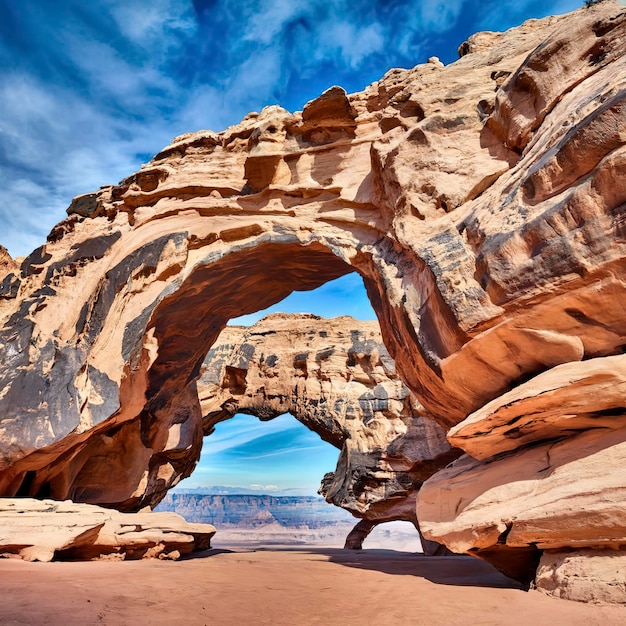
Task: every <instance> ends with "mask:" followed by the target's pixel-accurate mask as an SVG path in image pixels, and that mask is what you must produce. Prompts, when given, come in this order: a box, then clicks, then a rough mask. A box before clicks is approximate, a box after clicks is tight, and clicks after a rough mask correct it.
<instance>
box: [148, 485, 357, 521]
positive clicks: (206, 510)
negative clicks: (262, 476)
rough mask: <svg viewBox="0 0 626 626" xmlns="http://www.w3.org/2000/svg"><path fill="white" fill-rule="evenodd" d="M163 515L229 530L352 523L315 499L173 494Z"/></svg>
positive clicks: (161, 505)
mask: <svg viewBox="0 0 626 626" xmlns="http://www.w3.org/2000/svg"><path fill="white" fill-rule="evenodd" d="M158 510H159V511H172V512H175V513H178V514H179V515H182V516H183V517H184V518H185V519H186V520H189V521H191V522H202V523H209V524H214V525H216V526H218V527H219V528H225V527H229V526H233V527H236V528H240V529H246V528H250V529H253V528H258V527H261V526H265V525H267V524H280V525H281V526H284V527H292V528H298V527H306V528H312V529H314V528H324V527H327V526H328V525H333V524H337V525H344V526H345V524H346V522H348V523H349V519H348V518H349V517H350V516H349V515H347V514H346V513H343V511H341V510H339V509H337V508H335V507H332V506H328V504H326V503H325V502H324V500H322V499H321V498H316V497H313V496H257V495H227V496H223V495H206V494H191V493H169V494H167V496H165V498H164V499H163V500H162V501H161V502H160V503H159V507H158Z"/></svg>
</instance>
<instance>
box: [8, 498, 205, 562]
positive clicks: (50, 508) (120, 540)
mask: <svg viewBox="0 0 626 626" xmlns="http://www.w3.org/2000/svg"><path fill="white" fill-rule="evenodd" d="M0 529H2V530H1V532H0V556H2V557H12V556H15V557H19V558H22V559H24V560H25V561H44V562H47V561H52V560H53V559H54V560H57V561H63V560H70V561H72V560H79V561H83V560H94V559H120V560H124V559H150V558H159V559H171V560H177V559H179V558H180V557H181V556H182V555H185V554H190V553H191V552H195V551H199V550H206V549H208V548H209V547H210V542H211V537H213V535H214V534H215V528H214V527H213V526H211V524H189V523H187V522H186V521H185V520H184V519H183V518H182V517H181V516H180V515H176V513H152V512H148V513H145V512H144V513H119V512H118V511H112V510H111V509H103V508H102V507H99V506H94V505H93V504H80V503H75V502H70V501H66V502H58V501H55V500H33V499H31V498H14V499H11V498H3V499H0Z"/></svg>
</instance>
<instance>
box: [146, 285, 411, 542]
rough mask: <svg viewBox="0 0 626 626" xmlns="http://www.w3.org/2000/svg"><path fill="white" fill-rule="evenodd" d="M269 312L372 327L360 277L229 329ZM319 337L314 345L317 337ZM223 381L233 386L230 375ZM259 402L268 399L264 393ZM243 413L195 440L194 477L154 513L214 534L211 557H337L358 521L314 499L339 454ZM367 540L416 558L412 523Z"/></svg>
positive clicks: (292, 423) (315, 438)
mask: <svg viewBox="0 0 626 626" xmlns="http://www.w3.org/2000/svg"><path fill="white" fill-rule="evenodd" d="M278 312H280V313H312V314H314V315H319V316H321V317H325V318H333V317H339V316H343V315H349V316H351V317H353V318H355V319H358V320H375V319H376V316H375V313H374V311H373V309H372V307H371V305H370V303H369V300H368V298H367V294H366V292H365V288H364V285H363V281H362V279H361V277H360V276H359V275H358V274H356V273H350V274H347V275H345V276H342V277H340V278H338V279H335V280H332V281H329V282H327V283H325V284H324V285H322V286H321V287H318V288H317V289H314V290H312V291H306V292H298V291H294V292H292V293H291V294H290V295H289V296H288V297H287V298H285V299H284V300H282V301H281V302H279V303H277V304H275V305H272V306H271V307H269V308H267V309H264V310H262V311H258V312H256V313H250V314H247V315H244V316H241V317H238V318H234V319H232V320H230V322H229V326H251V325H252V324H255V323H256V322H257V321H258V320H260V319H262V318H263V317H265V316H267V315H269V314H271V313H278ZM323 333H324V334H323V335H321V336H325V335H326V331H323ZM320 334H321V333H320ZM266 362H267V361H266ZM231 369H232V368H231ZM226 370H228V367H227V368H226ZM246 373H247V372H246V370H241V371H239V370H238V371H237V372H235V374H237V375H239V378H241V380H240V381H239V384H238V385H235V386H234V387H232V386H230V387H229V389H231V387H232V390H234V392H235V393H242V390H243V389H244V388H245V385H246V382H245V376H246ZM227 375H228V377H230V378H233V376H234V377H235V378H236V376H235V375H234V374H232V372H227ZM230 378H229V380H230ZM233 380H234V378H233ZM266 382H268V381H266ZM269 382H271V381H269ZM267 393H268V394H271V393H272V391H271V388H269V387H268V389H267ZM247 412H248V413H250V414H243V413H237V414H235V415H234V416H233V417H231V418H229V419H225V420H224V421H219V422H218V423H217V424H215V427H214V431H213V432H212V433H211V434H210V435H207V436H205V438H204V442H203V449H202V455H201V459H200V462H199V463H198V465H197V467H196V468H195V470H194V472H193V474H192V475H191V476H190V477H189V478H188V479H186V480H184V481H182V482H181V483H180V484H179V485H178V486H177V487H176V488H175V489H173V490H172V491H171V492H170V493H169V494H168V495H167V496H166V498H165V500H164V501H163V502H161V504H159V506H158V507H157V510H168V511H175V512H177V513H179V514H181V515H183V517H185V518H186V519H187V520H188V521H192V522H202V523H209V524H213V525H215V526H216V527H217V529H218V533H217V535H216V536H215V538H214V539H213V542H212V543H213V545H214V547H218V548H219V547H224V548H226V547H229V546H231V547H232V546H236V545H242V546H249V547H271V546H279V545H290V546H295V545H309V546H320V547H321V546H324V547H334V548H341V547H343V545H344V542H345V540H346V536H347V535H348V533H349V532H350V531H351V530H352V528H353V527H354V525H355V524H356V523H357V522H358V519H357V518H355V517H354V516H353V515H352V514H351V513H349V512H348V511H346V510H344V509H341V508H339V507H337V506H335V505H333V504H329V503H327V502H326V501H325V500H324V499H323V497H321V496H320V495H318V493H317V491H318V489H319V487H320V482H321V480H322V478H323V477H324V475H325V474H326V473H327V472H332V471H334V470H335V468H336V465H337V460H338V456H339V449H338V448H337V447H335V446H333V445H330V444H329V443H327V442H326V441H324V440H323V439H322V438H321V436H320V435H319V434H318V433H316V432H314V431H313V430H310V429H309V428H307V426H305V425H304V424H302V423H301V422H299V421H298V420H297V419H296V418H295V417H294V416H293V415H291V414H290V413H283V414H282V415H278V416H276V417H271V416H270V414H269V413H268V414H266V413H265V412H264V409H263V408H259V409H258V410H256V411H254V410H250V409H247ZM270 413H271V412H270ZM257 418H258V419H257ZM371 537H372V538H371V539H370V538H369V537H368V538H367V539H366V541H365V547H366V548H369V547H376V548H388V549H399V550H408V551H419V550H420V549H421V546H420V543H419V536H418V534H417V532H416V530H415V527H414V526H413V525H412V524H411V523H402V522H400V523H397V522H392V523H388V524H382V525H379V526H377V527H376V528H375V530H374V532H373V534H372V535H371ZM370 543H371V546H370Z"/></svg>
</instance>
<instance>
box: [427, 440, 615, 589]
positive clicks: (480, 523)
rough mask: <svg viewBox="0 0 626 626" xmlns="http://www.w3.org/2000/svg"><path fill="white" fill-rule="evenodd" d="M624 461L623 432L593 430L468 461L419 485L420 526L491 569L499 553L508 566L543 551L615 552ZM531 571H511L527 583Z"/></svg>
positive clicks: (519, 568) (460, 461)
mask: <svg viewBox="0 0 626 626" xmlns="http://www.w3.org/2000/svg"><path fill="white" fill-rule="evenodd" d="M625 458H626V429H624V428H621V429H619V430H609V429H602V428H600V429H597V430H596V429H589V430H588V431H587V432H584V433H582V434H579V435H577V436H574V437H569V438H567V439H564V440H562V441H559V440H558V439H557V440H556V441H554V442H552V443H547V444H543V445H535V446H534V447H531V448H528V449H519V450H517V451H516V453H515V454H511V455H508V456H505V457H502V458H499V459H495V460H491V461H482V462H481V461H477V460H474V459H472V458H471V457H468V456H463V457H461V458H460V459H458V460H457V461H455V462H454V463H452V464H451V465H450V466H448V467H447V468H446V469H444V470H441V471H440V472H438V473H437V474H435V475H434V476H433V477H432V478H430V479H429V480H428V481H426V482H425V483H424V484H423V485H422V488H421V490H420V493H419V495H418V505H417V515H418V518H419V520H420V527H421V529H422V532H423V533H424V536H425V537H426V538H428V539H431V540H433V541H437V542H439V543H443V544H445V545H446V546H447V547H448V548H450V550H452V551H453V552H458V553H463V552H466V553H470V554H475V555H479V556H481V555H485V557H486V558H487V560H490V561H492V562H494V561H495V558H494V557H493V554H492V553H495V552H500V553H501V554H502V553H505V554H504V555H503V556H502V559H504V560H506V552H507V551H508V552H512V553H514V552H515V551H519V552H520V554H527V555H528V558H529V559H532V558H538V556H539V553H538V551H539V550H557V549H561V548H572V549H580V548H593V547H597V548H601V547H606V548H612V549H618V548H619V547H620V546H621V545H623V544H625V543H626V517H625V516H624V511H625V510H626V478H625V477H624V473H623V471H622V469H621V468H622V467H623V464H624V461H625ZM496 558H497V557H496ZM527 565H528V563H527V562H524V563H523V564H520V565H518V566H513V567H511V568H510V569H509V570H508V571H510V573H511V574H513V575H514V576H516V577H518V578H524V576H525V575H526V569H525V568H526V566H527ZM497 566H498V567H501V568H502V569H505V568H506V564H504V565H503V563H500V562H499V560H498V562H497ZM530 578H532V576H530Z"/></svg>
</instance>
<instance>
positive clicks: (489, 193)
mask: <svg viewBox="0 0 626 626" xmlns="http://www.w3.org/2000/svg"><path fill="white" fill-rule="evenodd" d="M625 32H626V11H624V9H623V7H620V6H618V5H617V4H615V3H610V2H603V3H599V4H597V5H594V6H593V7H591V8H589V9H583V10H581V11H578V12H575V13H574V14H571V15H568V16H564V17H562V18H548V19H546V20H542V21H538V22H532V23H529V24H526V25H524V26H522V27H521V28H520V29H517V30H513V31H509V32H507V33H483V34H479V35H477V36H475V37H473V38H471V39H470V40H469V41H468V42H466V44H464V45H463V46H462V49H461V53H462V55H463V56H462V58H461V59H460V60H459V61H457V62H456V63H454V64H451V65H449V66H447V67H443V66H442V64H441V63H439V62H438V61H436V59H433V60H431V62H429V63H428V64H425V65H421V66H418V67H416V68H414V69H413V70H392V71H390V72H389V73H388V74H387V75H386V76H385V77H384V78H383V79H382V80H381V81H379V82H377V83H375V84H373V85H371V86H370V87H368V88H367V89H365V90H364V91H363V92H361V93H359V94H353V95H351V96H347V95H346V94H345V92H343V90H341V89H339V88H333V89H331V90H329V91H328V92H326V93H325V94H323V95H322V96H321V97H320V98H318V99H317V100H315V101H313V102H312V103H309V104H308V105H307V106H306V107H305V108H304V110H303V111H302V113H296V114H293V115H290V114H288V113H287V112H286V111H284V110H282V109H279V108H276V107H274V108H268V109H266V110H264V111H263V112H261V113H260V114H251V115H250V116H248V117H247V118H245V119H244V120H243V121H242V122H241V124H239V125H237V126H234V127H231V128H229V129H227V130H226V131H224V132H223V133H220V134H215V133H212V132H208V131H202V132H199V133H193V134H190V135H185V136H182V137H179V138H177V139H176V140H175V141H174V143H172V144H171V145H170V146H168V147H167V148H166V149H165V150H164V151H162V152H161V153H160V154H158V155H157V156H156V157H155V158H154V159H153V160H152V161H151V162H150V163H149V164H148V165H147V166H146V167H144V168H142V169H141V170H140V171H139V172H137V173H136V174H134V175H133V176H131V177H129V178H128V179H126V180H124V181H122V182H121V183H120V184H119V185H117V186H115V187H108V188H105V189H101V190H100V191H99V192H96V193H94V194H89V195H88V196H83V197H80V198H77V199H75V201H74V202H73V203H72V205H71V206H70V209H69V214H70V215H69V217H68V218H67V219H66V220H65V221H64V222H62V223H61V224H59V225H58V226H57V227H56V228H55V229H54V230H53V231H52V233H51V234H50V236H49V240H48V243H47V244H46V245H45V246H42V247H41V248H39V249H38V250H36V251H35V252H34V253H33V254H31V255H30V256H29V257H28V258H27V259H25V260H24V261H23V263H21V265H20V267H19V269H17V268H16V267H15V264H14V263H13V262H12V261H11V260H7V259H2V266H3V267H5V268H6V270H7V271H8V273H7V274H6V276H5V277H4V280H3V282H2V284H1V285H0V298H1V303H0V321H1V322H2V329H1V330H0V352H1V354H2V359H1V360H0V382H1V384H2V393H1V395H0V415H1V416H2V419H1V421H0V440H1V441H2V466H1V468H2V469H1V470H0V472H1V473H0V493H2V494H5V495H10V494H15V493H20V494H24V495H27V494H34V495H37V496H40V497H41V496H44V495H54V496H55V497H64V496H65V495H72V496H74V497H77V498H83V499H92V500H96V501H101V502H106V503H107V504H109V505H112V506H118V507H120V508H123V509H134V508H138V507H141V506H143V505H144V504H149V503H153V502H154V501H155V500H157V499H158V497H160V495H161V494H162V493H164V490H165V489H166V488H167V486H168V485H170V484H173V483H174V482H175V481H176V479H177V477H178V476H182V475H184V474H185V472H186V471H188V469H189V468H190V467H191V464H192V462H191V461H190V459H191V458H192V457H193V452H192V450H193V449H194V446H197V442H198V441H199V440H200V438H201V427H200V423H201V416H200V411H199V408H198V400H197V393H196V389H195V381H194V379H195V377H196V375H197V374H198V373H199V371H200V366H201V362H202V358H203V357H204V353H205V352H206V350H207V349H208V348H209V346H210V344H211V343H212V341H213V340H214V339H215V338H217V336H218V334H219V331H220V330H221V328H222V326H223V324H224V323H225V322H226V320H227V319H228V318H229V317H230V316H235V315H238V314H240V313H244V312H248V311H250V310H253V309H255V308H256V309H259V308H261V306H263V305H265V304H269V303H270V302H271V301H272V299H273V298H276V299H279V292H280V297H282V296H283V295H286V293H287V291H288V290H289V289H291V288H296V287H298V286H301V287H306V288H310V287H313V286H315V285H317V284H320V283H321V282H324V280H328V279H330V278H332V277H335V276H339V275H341V274H343V273H345V272H347V271H348V270H349V269H350V268H354V269H355V270H356V271H358V272H359V273H360V274H361V276H362V277H363V280H364V282H365V285H366V288H367V291H368V294H369V297H370V300H371V302H372V306H373V307H374V309H375V311H376V313H377V316H378V318H379V321H380V325H381V330H382V336H383V339H384V343H385V345H386V346H387V349H388V350H389V353H390V354H391V355H392V357H393V358H394V360H395V363H396V367H397V370H398V373H399V374H400V376H401V377H402V379H403V380H404V382H405V384H406V385H407V387H408V388H409V389H410V390H411V391H412V392H413V393H414V394H415V396H416V397H418V398H419V400H420V402H421V403H422V405H423V406H424V407H425V409H426V411H427V412H428V413H429V414H430V415H431V416H432V417H433V418H434V419H435V420H436V421H437V422H438V423H439V424H440V425H441V426H443V427H445V428H446V429H450V428H453V430H451V432H450V433H449V436H450V440H451V441H452V442H453V443H454V444H455V445H457V446H459V447H461V448H462V449H464V450H465V451H466V452H467V456H464V457H463V458H462V459H460V460H459V461H457V462H456V463H455V464H454V465H453V466H452V467H451V468H447V469H446V470H444V471H443V472H440V473H437V474H435V475H434V476H433V477H432V478H431V479H429V480H428V481H426V483H425V484H424V487H423V488H422V489H421V491H420V496H419V499H418V515H419V518H420V525H421V527H422V530H424V531H425V534H426V535H427V536H428V537H429V538H431V539H435V540H438V541H442V542H443V543H445V544H446V545H448V546H449V547H452V548H453V549H455V550H457V551H461V552H466V553H471V554H476V555H478V556H482V557H484V558H487V559H489V560H491V561H492V562H498V563H499V565H500V566H501V567H503V568H506V567H507V563H508V564H509V565H510V567H508V571H509V572H510V573H513V574H514V575H516V576H518V577H520V578H524V577H526V578H527V577H528V576H530V575H532V574H533V573H534V571H535V565H536V559H537V558H538V557H540V556H541V554H542V552H545V553H547V556H549V557H550V559H548V560H547V561H545V567H548V566H549V567H553V566H554V567H558V565H554V563H556V562H558V558H560V557H558V558H557V557H555V554H558V551H559V550H569V549H581V548H585V549H595V548H607V549H609V548H610V549H609V550H608V552H610V551H611V550H613V551H614V552H615V554H614V555H613V556H615V557H619V558H620V559H622V560H623V559H624V558H625V557H624V553H623V550H619V549H618V548H619V546H622V545H624V544H626V534H625V530H624V524H623V510H624V502H625V501H626V500H625V498H626V496H625V495H624V493H625V491H626V488H625V486H624V479H623V472H621V470H618V469H617V468H619V467H621V466H622V465H623V460H624V459H625V458H626V447H625V445H626V444H625V443H624V442H625V441H626V421H625V418H624V412H623V406H624V393H623V391H621V390H622V388H623V387H622V374H621V372H622V369H623V360H624V356H623V347H624V345H626V331H625V327H624V319H625V318H626V281H625V280H624V275H625V269H624V258H625V257H626V239H625V229H624V208H625V207H626V190H625V188H624V185H623V184H622V183H623V178H624V176H625V174H624V171H625V167H626V165H625V163H626V146H625V144H624V134H623V128H624V116H625V111H626V108H625V106H624V99H625V94H626V54H625V50H624V42H625V41H626V35H625ZM270 254H272V255H276V257H275V258H276V259H280V263H281V264H282V266H283V271H284V276H285V278H284V280H283V279H278V280H274V281H269V279H267V276H272V273H271V272H270V273H268V272H269V271H270V270H272V271H273V267H272V268H269V267H268V264H269V263H270ZM256 263H258V264H260V267H262V268H264V270H267V271H260V269H259V268H258V267H257V268H256V269H255V264H256ZM209 268H211V269H209ZM303 268H304V269H305V270H306V271H303ZM241 276H254V277H256V278H257V279H259V280H260V281H265V280H268V283H266V288H264V287H263V282H261V285H260V286H257V291H255V293H256V294H257V295H256V296H255V297H256V298H257V300H255V301H254V302H250V299H249V298H248V299H246V297H245V294H243V292H242V290H239V291H237V289H236V287H237V285H236V282H235V280H234V279H235V278H237V277H238V278H240V277H241ZM246 286H247V287H249V288H252V286H253V285H250V284H249V283H246ZM225 287H228V289H229V297H228V298H226V299H224V297H223V294H222V293H221V292H216V291H215V290H217V289H220V288H222V289H223V288H225ZM272 291H274V295H272V296H270V295H268V294H269V293H271V292H272ZM258 294H261V296H259V295H258ZM214 304H215V306H216V308H215V310H214V311H213V312H212V310H211V307H212V306H213V305H214ZM197 307H199V308H197ZM194 310H195V311H199V312H200V313H199V316H196V317H194V318H193V319H189V311H194ZM186 312H187V313H186ZM589 372H595V374H594V375H593V376H591V375H589ZM607 381H617V387H616V388H617V390H618V391H617V392H615V393H608V394H607V385H608V386H612V385H613V383H610V382H607ZM581 389H584V390H585V391H584V392H581ZM550 398H551V399H552V400H553V404H552V405H551V404H550V402H548V400H549V399H550ZM605 399H606V401H605ZM600 400H601V401H600ZM555 406H556V407H557V409H556V410H555V408H554V407H555ZM559 407H566V409H567V410H566V411H565V412H564V411H562V410H560V409H559ZM529 415H530V416H531V419H527V418H528V416H529ZM533 416H534V417H533ZM581 450H587V451H588V454H587V455H586V456H585V455H584V454H581ZM111 455H115V457H116V458H117V459H118V460H120V459H123V460H124V464H122V465H118V467H120V468H121V467H123V471H122V470H120V471H119V472H118V473H115V472H113V473H112V474H107V473H106V468H107V458H109V457H110V456H111ZM518 464H519V466H521V467H524V468H525V470H524V473H523V474H522V473H520V472H519V471H517V469H516V467H517V466H518ZM599 467H602V468H603V469H602V471H601V472H600V471H598V468H599ZM605 467H606V468H608V469H606V470H605V469H604V468H605ZM591 469H593V470H594V471H591ZM594 472H595V473H594ZM522 476H523V480H522V479H521V477H522ZM580 476H589V477H595V478H593V480H596V481H600V482H602V484H606V485H610V488H608V487H607V488H604V487H602V485H600V487H599V488H598V489H595V490H594V489H592V490H587V491H586V490H585V489H586V488H585V484H586V483H584V482H583V481H579V480H578V478H579V477H580ZM590 480H591V478H590ZM466 481H469V482H470V484H471V485H472V490H471V493H472V498H471V502H470V501H468V498H467V497H466V495H465V494H466V493H467V491H466V490H465V489H464V486H465V484H466ZM533 481H534V482H533ZM562 481H564V482H565V483H567V485H568V486H569V488H570V489H573V491H571V492H568V494H569V495H568V502H569V503H570V504H571V506H570V508H568V509H567V510H566V511H561V510H555V509H554V508H553V507H552V508H551V506H550V505H549V503H546V502H543V501H542V503H541V504H539V505H537V507H536V508H535V507H533V506H529V495H528V491H527V487H528V486H529V485H531V484H532V485H534V487H533V489H536V490H537V491H538V492H541V491H542V490H543V491H546V492H551V493H552V492H553V490H554V493H556V494H558V493H560V491H559V489H560V488H561V485H562ZM490 498H493V499H495V500H493V499H490ZM577 498H578V499H577ZM502 500H505V501H508V502H510V503H513V502H515V506H509V507H508V508H507V502H504V503H503V504H495V505H494V506H487V505H486V504H485V503H486V502H494V501H495V502H497V503H499V502H501V501H502ZM590 516H592V517H593V520H594V523H593V524H592V525H590V524H589V523H588V520H589V517H590ZM546 528H547V531H546ZM561 528H567V529H568V531H567V533H568V534H567V535H565V534H563V532H561V530H560V529H561ZM605 556H607V558H609V557H610V556H611V555H610V554H607V555H605ZM580 558H582V559H583V560H584V558H585V555H584V554H582V555H581V557H580ZM554 559H557V560H556V561H554Z"/></svg>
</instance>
